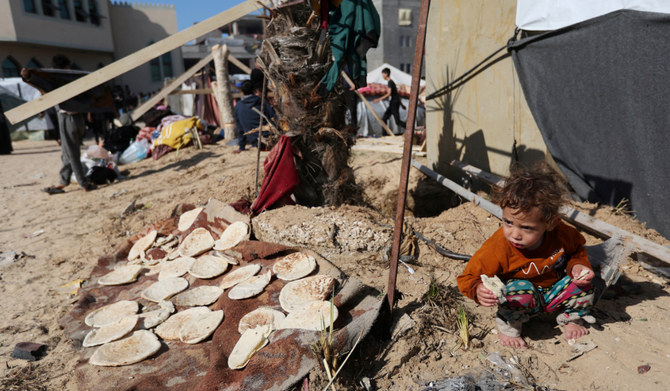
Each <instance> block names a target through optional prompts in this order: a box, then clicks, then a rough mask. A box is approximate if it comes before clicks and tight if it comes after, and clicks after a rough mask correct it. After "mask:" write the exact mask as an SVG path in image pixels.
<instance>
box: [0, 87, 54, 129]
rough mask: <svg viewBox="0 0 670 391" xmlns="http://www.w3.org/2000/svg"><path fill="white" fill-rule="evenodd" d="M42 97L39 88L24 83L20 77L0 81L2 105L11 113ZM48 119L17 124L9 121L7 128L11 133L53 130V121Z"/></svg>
mask: <svg viewBox="0 0 670 391" xmlns="http://www.w3.org/2000/svg"><path fill="white" fill-rule="evenodd" d="M40 96H42V94H41V93H40V91H39V90H38V89H37V88H35V87H33V86H31V85H30V84H28V83H26V82H24V81H23V80H22V79H21V78H20V77H8V78H4V79H0V103H2V107H3V109H4V111H9V110H11V109H13V108H15V107H18V106H20V105H22V104H24V103H25V102H27V101H31V100H33V99H37V98H39V97H40ZM48 118H49V116H46V115H45V116H44V117H42V118H39V117H38V116H34V117H31V118H30V119H28V120H25V121H21V122H20V123H17V124H11V123H10V122H9V121H7V126H8V127H9V130H10V132H15V131H17V130H47V129H53V128H54V125H53V124H52V123H51V121H48ZM24 125H25V126H24Z"/></svg>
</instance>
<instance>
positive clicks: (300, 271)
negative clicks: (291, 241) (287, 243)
mask: <svg viewBox="0 0 670 391" xmlns="http://www.w3.org/2000/svg"><path fill="white" fill-rule="evenodd" d="M314 269H316V260H315V259H314V257H313V256H311V255H309V254H305V253H302V252H297V253H292V254H289V255H287V256H285V257H283V258H281V259H279V260H278V261H277V262H275V264H274V265H272V272H273V273H274V274H276V275H277V278H279V279H280V280H284V281H293V280H297V279H299V278H303V277H305V276H308V275H309V274H310V273H312V272H313V271H314Z"/></svg>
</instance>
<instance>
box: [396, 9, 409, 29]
mask: <svg viewBox="0 0 670 391" xmlns="http://www.w3.org/2000/svg"><path fill="white" fill-rule="evenodd" d="M411 25H412V10H411V9H409V8H398V26H411Z"/></svg>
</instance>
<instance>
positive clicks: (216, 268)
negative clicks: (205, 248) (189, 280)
mask: <svg viewBox="0 0 670 391" xmlns="http://www.w3.org/2000/svg"><path fill="white" fill-rule="evenodd" d="M229 264H230V262H228V261H227V260H226V259H225V258H223V257H217V256H214V255H208V254H205V255H201V256H199V257H198V259H196V260H195V262H193V264H191V267H190V268H189V269H188V272H189V274H190V275H192V276H193V277H197V278H202V279H207V278H214V277H218V276H220V275H222V274H223V273H225V272H226V270H228V265H229Z"/></svg>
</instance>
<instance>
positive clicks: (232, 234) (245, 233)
mask: <svg viewBox="0 0 670 391" xmlns="http://www.w3.org/2000/svg"><path fill="white" fill-rule="evenodd" d="M248 238H249V224H247V223H245V222H242V221H236V222H234V223H232V224H230V225H229V226H228V228H226V230H225V231H223V233H222V234H221V237H220V238H219V240H217V241H216V243H215V244H214V250H228V249H229V248H233V247H235V246H237V245H238V244H239V243H240V242H241V241H243V240H246V239H248Z"/></svg>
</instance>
